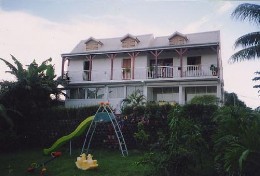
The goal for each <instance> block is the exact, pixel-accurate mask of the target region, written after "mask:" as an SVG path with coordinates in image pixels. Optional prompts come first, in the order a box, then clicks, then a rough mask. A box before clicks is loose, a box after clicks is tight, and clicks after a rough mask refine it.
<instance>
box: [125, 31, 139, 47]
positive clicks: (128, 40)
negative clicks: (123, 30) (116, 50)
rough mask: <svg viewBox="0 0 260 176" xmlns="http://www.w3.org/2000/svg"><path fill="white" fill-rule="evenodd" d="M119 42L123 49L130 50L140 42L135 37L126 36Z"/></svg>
mask: <svg viewBox="0 0 260 176" xmlns="http://www.w3.org/2000/svg"><path fill="white" fill-rule="evenodd" d="M121 42H122V47H123V48H132V47H135V46H136V45H137V44H138V43H139V42H140V41H139V40H138V38H137V37H134V36H132V35H131V34H127V35H125V36H124V37H123V38H122V39H121Z"/></svg>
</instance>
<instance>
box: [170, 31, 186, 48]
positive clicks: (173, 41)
mask: <svg viewBox="0 0 260 176" xmlns="http://www.w3.org/2000/svg"><path fill="white" fill-rule="evenodd" d="M168 39H169V44H170V45H183V44H185V43H186V42H187V41H188V39H187V37H186V36H185V35H183V34H181V33H179V32H175V33H173V34H172V35H171V36H170V37H169V38H168Z"/></svg>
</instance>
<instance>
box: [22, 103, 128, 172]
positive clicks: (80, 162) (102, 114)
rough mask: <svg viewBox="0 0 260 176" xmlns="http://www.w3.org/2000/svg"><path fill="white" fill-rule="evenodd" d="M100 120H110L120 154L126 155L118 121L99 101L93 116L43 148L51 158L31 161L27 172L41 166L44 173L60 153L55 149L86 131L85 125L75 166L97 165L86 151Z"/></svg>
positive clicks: (84, 168) (108, 108)
mask: <svg viewBox="0 0 260 176" xmlns="http://www.w3.org/2000/svg"><path fill="white" fill-rule="evenodd" d="M100 122H111V124H112V126H113V129H114V132H115V134H116V138H117V140H118V144H119V149H120V151H121V154H122V156H123V157H126V156H128V150H127V146H126V143H125V140H124V137H123V134H122V131H121V129H120V126H119V124H118V121H117V119H116V116H115V114H114V112H113V110H112V109H111V107H110V105H109V103H108V102H101V103H99V108H98V110H97V111H96V113H95V115H94V116H90V117H88V118H86V119H85V120H84V121H82V122H81V123H80V125H79V126H78V127H77V128H76V129H75V130H74V131H73V132H72V133H70V134H68V135H66V136H63V137H61V138H59V139H58V140H57V141H56V142H55V143H54V144H53V145H52V146H51V147H50V148H48V149H44V150H43V153H44V154H45V155H49V154H51V156H52V158H51V159H49V160H47V161H46V162H43V163H41V164H36V163H32V164H31V166H30V167H29V168H28V169H27V172H34V170H36V169H37V168H39V167H42V170H41V175H44V173H45V172H46V170H47V169H46V167H45V165H46V164H47V163H49V162H51V161H52V160H54V159H55V158H57V157H59V156H60V155H61V152H54V151H56V150H57V149H58V148H60V147H61V146H62V145H64V144H65V143H66V142H69V141H70V142H71V140H72V139H73V138H75V137H78V136H80V135H82V134H83V133H84V132H85V131H86V129H87V127H88V130H87V133H86V135H85V139H84V143H83V145H82V149H81V154H80V157H77V161H76V162H75V163H76V166H77V167H78V168H79V169H82V170H87V169H92V168H96V167H97V166H98V164H97V161H96V160H92V155H91V154H88V152H89V148H90V144H91V141H92V138H93V135H94V133H95V130H96V127H97V125H98V123H100ZM70 150H71V149H70ZM84 152H85V153H87V154H88V155H86V154H85V153H84ZM86 156H87V157H86Z"/></svg>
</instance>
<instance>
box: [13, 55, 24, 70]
mask: <svg viewBox="0 0 260 176" xmlns="http://www.w3.org/2000/svg"><path fill="white" fill-rule="evenodd" d="M11 57H12V59H13V61H14V63H15V64H16V66H17V71H18V72H21V71H23V65H22V64H21V62H19V61H18V60H17V59H16V58H15V57H14V56H13V55H11Z"/></svg>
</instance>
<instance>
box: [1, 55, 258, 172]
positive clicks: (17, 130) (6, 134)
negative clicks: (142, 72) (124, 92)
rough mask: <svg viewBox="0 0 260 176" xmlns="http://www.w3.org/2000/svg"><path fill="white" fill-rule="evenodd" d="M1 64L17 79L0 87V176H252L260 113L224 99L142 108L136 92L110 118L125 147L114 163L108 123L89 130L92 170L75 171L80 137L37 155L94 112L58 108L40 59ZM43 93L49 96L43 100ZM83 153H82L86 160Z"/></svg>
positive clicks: (48, 69) (49, 73)
mask: <svg viewBox="0 0 260 176" xmlns="http://www.w3.org/2000/svg"><path fill="white" fill-rule="evenodd" d="M12 59H13V60H14V62H15V63H16V65H17V66H16V67H15V66H13V65H12V64H10V63H9V62H7V61H5V63H6V64H7V65H8V66H9V67H10V68H11V70H12V71H13V72H12V74H14V75H15V76H16V78H17V81H16V82H7V81H6V82H1V92H0V104H1V105H0V122H1V123H0V155H1V157H0V161H1V163H2V164H1V167H0V172H1V175H68V176H69V175H86V174H88V175H163V176H164V175H165V176H174V175H176V176H179V175H183V176H185V175H187V176H188V175H200V176H203V175H205V176H206V175H235V176H236V175H237V176H241V175H250V176H254V175H259V174H260V167H259V163H260V140H259V139H260V114H259V111H257V110H252V109H250V108H248V107H246V105H245V104H244V103H243V102H242V101H240V100H239V99H238V98H237V96H236V94H234V93H231V94H230V93H227V92H226V93H225V97H226V99H225V100H224V102H222V104H224V106H219V105H218V104H219V101H218V99H217V98H216V97H214V96H212V95H204V96H197V97H194V98H193V99H192V100H191V101H190V102H189V103H188V104H186V105H178V104H175V105H171V104H169V103H167V102H147V103H145V97H144V96H143V95H142V94H141V93H140V92H134V93H133V94H131V95H129V97H127V98H126V99H125V100H124V103H123V105H122V114H121V115H119V116H117V117H116V118H117V120H118V122H119V123H120V129H121V131H122V134H123V136H124V140H125V143H126V146H127V149H128V151H129V152H128V156H125V157H122V155H121V153H120V150H119V144H118V141H117V140H116V135H115V131H113V130H112V131H111V123H110V122H101V123H99V124H98V125H97V126H96V131H95V133H94V134H93V139H92V142H91V146H90V151H89V153H91V155H92V156H93V160H97V161H95V162H96V163H95V162H94V161H92V162H93V163H95V164H98V166H97V165H95V166H97V167H95V168H93V169H90V170H80V169H78V168H77V166H76V164H75V162H76V161H77V158H78V157H79V155H80V154H81V152H80V149H81V148H82V144H83V141H84V133H86V130H87V128H86V129H85V131H83V135H81V136H78V137H77V138H71V140H69V141H67V143H64V144H63V145H62V146H59V148H57V151H53V152H57V153H59V155H56V154H55V153H51V154H49V155H43V149H46V148H49V147H50V146H51V145H52V144H53V143H54V142H55V141H56V140H57V139H59V138H61V137H63V136H66V135H68V134H70V133H71V132H72V131H73V130H75V129H76V128H77V127H78V126H79V124H81V123H82V122H83V121H84V120H85V119H86V118H88V117H90V116H92V115H94V114H95V112H96V111H97V109H98V106H91V107H79V108H65V107H64V105H63V103H62V101H61V99H60V98H59V96H60V95H61V94H63V92H62V89H58V88H57V85H59V84H62V80H60V79H59V78H58V79H56V80H54V78H55V75H54V68H53V66H52V65H51V64H49V62H50V61H51V59H49V60H46V61H45V62H43V63H42V64H40V65H38V64H36V63H35V61H34V62H32V63H31V64H30V65H29V66H28V69H23V67H22V65H21V63H20V62H19V61H18V60H17V59H16V58H14V57H12ZM50 95H51V96H50ZM86 155H87V154H86Z"/></svg>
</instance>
